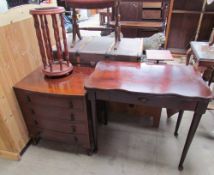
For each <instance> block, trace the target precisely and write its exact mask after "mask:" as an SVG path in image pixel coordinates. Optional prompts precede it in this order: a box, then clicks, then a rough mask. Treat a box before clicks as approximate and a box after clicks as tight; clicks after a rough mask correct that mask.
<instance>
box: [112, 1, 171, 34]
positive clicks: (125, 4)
mask: <svg viewBox="0 0 214 175" xmlns="http://www.w3.org/2000/svg"><path fill="white" fill-rule="evenodd" d="M127 12H128V13H127ZM166 12H167V0H121V3H120V16H121V19H120V25H121V31H122V33H123V35H124V37H130V38H133V37H148V36H151V35H153V34H154V33H156V32H163V31H164V30H165V20H166ZM110 24H111V25H114V21H112V22H111V23H110Z"/></svg>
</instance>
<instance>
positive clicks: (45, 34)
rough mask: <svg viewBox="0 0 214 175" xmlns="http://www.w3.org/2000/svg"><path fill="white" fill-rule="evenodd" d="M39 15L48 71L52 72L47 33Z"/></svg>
mask: <svg viewBox="0 0 214 175" xmlns="http://www.w3.org/2000/svg"><path fill="white" fill-rule="evenodd" d="M39 17H40V23H41V29H42V34H43V39H44V43H45V48H46V55H47V57H48V63H49V66H50V71H51V72H52V71H53V67H52V64H53V62H52V57H51V50H50V47H49V42H48V38H47V33H46V27H45V23H44V19H43V15H39Z"/></svg>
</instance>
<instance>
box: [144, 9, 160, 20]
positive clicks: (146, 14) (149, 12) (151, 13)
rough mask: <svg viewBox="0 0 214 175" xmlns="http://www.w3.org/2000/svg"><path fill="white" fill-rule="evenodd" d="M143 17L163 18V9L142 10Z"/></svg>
mask: <svg viewBox="0 0 214 175" xmlns="http://www.w3.org/2000/svg"><path fill="white" fill-rule="evenodd" d="M142 17H143V19H161V10H146V9H144V10H143V12H142Z"/></svg>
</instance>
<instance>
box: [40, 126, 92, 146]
mask: <svg viewBox="0 0 214 175" xmlns="http://www.w3.org/2000/svg"><path fill="white" fill-rule="evenodd" d="M40 137H41V138H44V139H47V140H52V141H57V142H62V143H69V144H76V145H81V146H83V147H86V148H90V140H89V136H88V135H71V134H65V133H60V132H55V131H50V130H42V131H41V133H40Z"/></svg>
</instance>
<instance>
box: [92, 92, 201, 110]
mask: <svg viewBox="0 0 214 175" xmlns="http://www.w3.org/2000/svg"><path fill="white" fill-rule="evenodd" d="M96 98H97V99H99V100H107V101H114V102H122V103H124V102H125V103H129V104H138V105H145V106H153V107H162V108H164V107H166V108H172V109H184V110H194V109H195V107H196V105H197V100H196V101H193V100H192V99H187V98H183V97H179V96H175V95H149V94H139V93H128V92H118V91H111V92H110V91H108V92H107V91H97V92H96ZM175 99H176V100H175Z"/></svg>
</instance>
